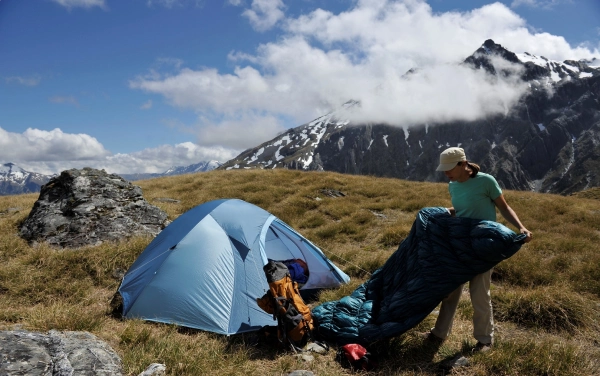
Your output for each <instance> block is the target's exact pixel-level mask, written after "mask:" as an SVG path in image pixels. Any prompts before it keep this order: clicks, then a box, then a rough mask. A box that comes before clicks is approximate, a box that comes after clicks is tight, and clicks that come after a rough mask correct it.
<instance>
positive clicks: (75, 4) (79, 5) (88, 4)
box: [52, 0, 106, 9]
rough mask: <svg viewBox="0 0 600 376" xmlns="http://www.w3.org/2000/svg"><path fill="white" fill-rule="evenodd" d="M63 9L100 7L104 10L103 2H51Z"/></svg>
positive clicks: (92, 0) (96, 0) (99, 0)
mask: <svg viewBox="0 0 600 376" xmlns="http://www.w3.org/2000/svg"><path fill="white" fill-rule="evenodd" d="M52 1H54V2H55V3H57V4H59V5H62V6H63V7H65V8H68V9H71V8H93V7H100V8H104V9H106V1H105V0H52Z"/></svg>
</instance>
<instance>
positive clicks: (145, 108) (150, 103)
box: [140, 99, 152, 110]
mask: <svg viewBox="0 0 600 376" xmlns="http://www.w3.org/2000/svg"><path fill="white" fill-rule="evenodd" d="M151 108H152V99H148V101H147V102H146V103H144V104H143V105H141V106H140V110H149V109H151Z"/></svg>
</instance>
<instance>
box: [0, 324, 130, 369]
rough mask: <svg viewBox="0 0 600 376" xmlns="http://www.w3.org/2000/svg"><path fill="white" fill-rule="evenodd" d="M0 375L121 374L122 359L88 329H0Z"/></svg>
mask: <svg viewBox="0 0 600 376" xmlns="http://www.w3.org/2000/svg"><path fill="white" fill-rule="evenodd" d="M0 375H6V376H11V375H30V376H38V375H39V376H67V375H90V376H96V375H97V376H119V375H122V366H121V359H120V358H119V356H118V355H117V353H116V352H115V351H114V350H113V349H112V348H111V347H110V346H109V345H108V344H107V343H106V342H104V341H101V340H100V339H98V338H97V337H96V336H94V335H93V334H91V333H88V332H59V331H56V330H51V331H49V332H48V333H40V332H29V331H25V330H14V331H0Z"/></svg>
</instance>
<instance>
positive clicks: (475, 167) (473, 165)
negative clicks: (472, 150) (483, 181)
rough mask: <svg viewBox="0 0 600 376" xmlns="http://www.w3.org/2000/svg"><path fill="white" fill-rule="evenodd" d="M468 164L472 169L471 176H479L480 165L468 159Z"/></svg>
mask: <svg viewBox="0 0 600 376" xmlns="http://www.w3.org/2000/svg"><path fill="white" fill-rule="evenodd" d="M467 166H468V167H469V168H470V169H471V177H472V178H474V177H475V176H477V173H478V172H479V170H481V167H479V165H478V164H477V163H473V162H469V161H467Z"/></svg>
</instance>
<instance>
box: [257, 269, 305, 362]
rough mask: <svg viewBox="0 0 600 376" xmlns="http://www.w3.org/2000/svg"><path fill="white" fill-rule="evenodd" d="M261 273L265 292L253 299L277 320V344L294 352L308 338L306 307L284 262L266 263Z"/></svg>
mask: <svg viewBox="0 0 600 376" xmlns="http://www.w3.org/2000/svg"><path fill="white" fill-rule="evenodd" d="M263 270H264V272H265V275H266V277H267V282H268V283H269V290H268V291H267V293H266V294H265V295H263V296H262V297H261V298H257V299H256V302H257V303H258V306H259V307H260V308H262V309H263V310H264V311H265V312H267V313H271V314H273V319H274V320H277V327H278V330H277V337H278V340H279V343H280V344H282V345H283V346H288V345H289V346H290V347H291V349H292V350H294V351H298V350H300V348H302V347H303V346H304V345H306V343H307V342H308V340H310V339H311V336H312V330H313V319H312V315H311V313H310V308H308V306H307V305H306V304H305V303H304V300H303V299H302V296H300V291H299V290H298V283H297V282H294V281H292V278H291V276H290V273H289V270H288V268H287V266H286V265H285V264H284V263H282V262H279V261H273V260H269V262H268V263H267V265H265V266H264V267H263Z"/></svg>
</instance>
